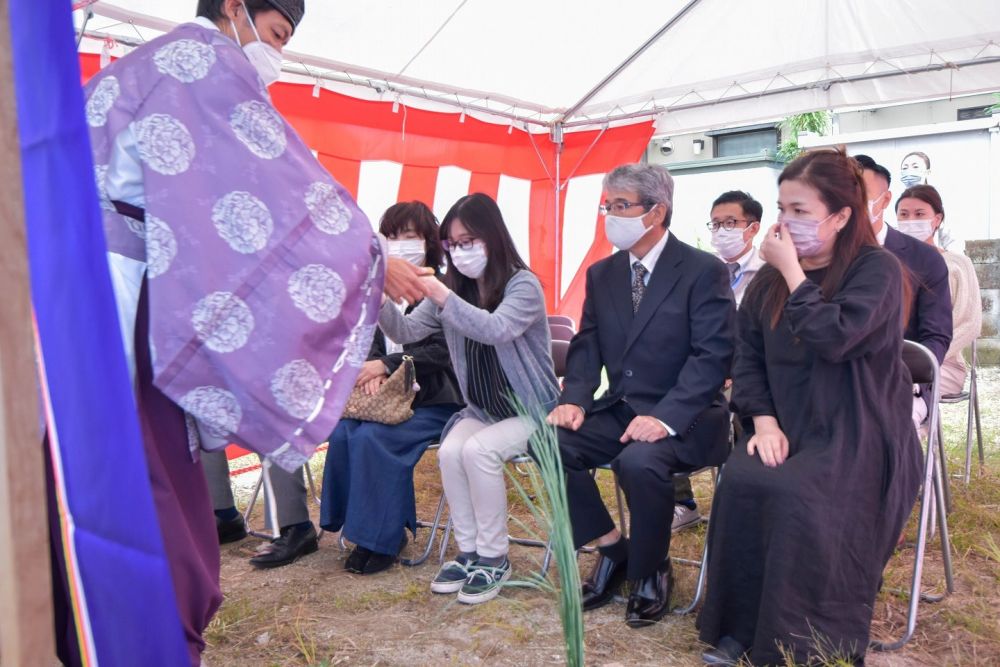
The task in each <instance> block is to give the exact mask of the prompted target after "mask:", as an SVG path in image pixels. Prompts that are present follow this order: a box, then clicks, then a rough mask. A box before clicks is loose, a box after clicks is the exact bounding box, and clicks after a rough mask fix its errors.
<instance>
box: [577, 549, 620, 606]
mask: <svg viewBox="0 0 1000 667" xmlns="http://www.w3.org/2000/svg"><path fill="white" fill-rule="evenodd" d="M626 570H628V561H627V560H623V561H621V562H619V563H616V562H614V561H613V560H611V559H610V558H608V557H607V556H605V555H603V554H600V553H598V556H597V562H596V563H594V569H593V570H591V571H590V575H589V576H588V577H587V578H586V579H585V580H584V581H583V586H582V591H581V595H580V600H581V602H583V610H584V611H590V610H591V609H597V608H598V607H603V606H604V605H606V604H607V603H609V602H611V600H612V599H613V598H614V597H615V593H617V592H618V591H619V589H621V587H622V584H623V583H625V572H626Z"/></svg>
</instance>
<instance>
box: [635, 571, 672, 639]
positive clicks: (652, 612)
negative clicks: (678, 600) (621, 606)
mask: <svg viewBox="0 0 1000 667" xmlns="http://www.w3.org/2000/svg"><path fill="white" fill-rule="evenodd" d="M631 588H632V593H631V595H629V598H628V605H627V606H626V607H625V623H627V624H628V625H629V627H632V628H641V627H645V626H647V625H652V624H653V623H656V622H657V621H658V620H660V619H661V618H663V617H664V616H665V615H666V614H667V612H668V611H670V594H671V593H673V591H674V570H673V568H672V567H671V565H670V558H667V559H666V560H665V561H663V563H662V564H661V565H660V566H659V567H658V568H657V569H656V572H654V573H653V574H651V575H649V576H648V577H643V578H642V579H639V580H638V581H633V582H631Z"/></svg>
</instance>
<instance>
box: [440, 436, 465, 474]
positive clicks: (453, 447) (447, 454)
mask: <svg viewBox="0 0 1000 667" xmlns="http://www.w3.org/2000/svg"><path fill="white" fill-rule="evenodd" d="M465 444H466V442H463V441H461V440H459V439H457V438H445V440H444V442H442V443H441V447H440V448H438V466H439V467H440V468H441V469H442V470H445V469H448V468H454V467H456V466H461V465H462V450H463V449H464V446H465Z"/></svg>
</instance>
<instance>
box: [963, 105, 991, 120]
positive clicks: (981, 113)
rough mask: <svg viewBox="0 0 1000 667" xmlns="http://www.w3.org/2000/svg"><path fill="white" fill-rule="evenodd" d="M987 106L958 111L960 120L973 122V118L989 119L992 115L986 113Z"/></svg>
mask: <svg viewBox="0 0 1000 667" xmlns="http://www.w3.org/2000/svg"><path fill="white" fill-rule="evenodd" d="M986 106H987V105H985V104H984V105H983V106H981V107H966V108H965V109H959V110H958V119H959V120H972V119H973V118H989V117H990V115H989V114H988V113H986Z"/></svg>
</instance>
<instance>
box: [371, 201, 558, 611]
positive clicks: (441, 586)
mask: <svg viewBox="0 0 1000 667" xmlns="http://www.w3.org/2000/svg"><path fill="white" fill-rule="evenodd" d="M441 238H442V239H444V247H445V250H446V251H447V257H448V271H447V273H446V274H445V278H444V280H443V281H442V280H440V279H438V278H437V277H428V278H425V279H424V291H425V292H426V294H427V298H426V299H424V301H422V302H421V303H420V305H419V306H417V307H416V308H415V309H414V310H413V312H411V313H410V314H408V315H403V314H401V313H400V312H399V310H398V309H397V308H396V307H395V306H394V305H393V304H391V303H385V304H383V306H382V309H381V312H380V316H379V326H381V328H382V330H383V331H384V332H385V334H386V335H387V336H388V337H389V338H391V339H392V340H394V341H396V342H398V343H403V344H406V343H408V342H412V341H415V340H420V339H422V338H426V337H427V336H429V335H432V334H434V333H435V332H438V331H443V332H444V336H445V339H446V340H447V342H448V351H449V353H450V356H451V363H452V366H453V367H454V369H455V374H456V376H457V377H458V384H459V387H460V388H461V390H462V394H463V398H464V399H465V404H466V407H465V409H464V410H462V411H461V412H459V413H458V414H457V415H455V417H454V418H452V420H451V422H449V424H448V426H446V427H445V433H444V437H443V439H442V442H441V449H440V451H439V453H438V457H439V461H440V466H441V480H442V484H443V486H444V491H445V496H446V497H447V499H448V508H449V511H450V513H451V520H452V524H453V526H454V529H455V539H456V541H457V542H458V547H459V554H458V556H456V558H455V559H454V560H452V561H448V562H447V563H445V564H444V565H443V566H442V567H441V569H440V570H439V571H438V573H437V575H436V576H435V577H434V580H433V581H432V582H431V590H432V591H433V592H435V593H458V601H459V602H463V603H466V604H479V603H481V602H486V601H488V600H491V599H493V598H494V597H496V596H497V594H498V593H499V592H500V586H501V585H502V584H503V582H504V581H506V580H507V579H508V578H509V577H510V573H511V566H510V562H509V560H508V559H507V551H508V538H507V488H506V484H505V481H504V471H503V467H504V462H505V461H507V460H508V459H510V458H512V457H514V456H516V455H518V454H523V453H524V452H526V451H527V448H528V438H529V437H530V436H531V433H532V431H533V430H534V426H533V423H532V421H531V420H529V419H525V418H522V417H520V416H518V412H517V409H516V406H515V403H514V401H513V400H512V399H513V398H514V397H517V400H519V401H520V402H521V403H523V404H524V406H525V407H526V408H527V409H528V410H533V411H536V412H541V411H543V410H544V411H545V412H544V413H547V412H548V411H549V410H551V409H552V408H553V407H554V406H555V402H556V398H557V396H558V385H557V383H556V377H555V373H554V370H553V366H552V355H551V350H550V347H551V339H550V334H549V325H548V322H547V320H546V312H545V296H544V294H543V293H542V286H541V283H540V282H539V281H538V278H537V277H535V274H533V273H532V272H531V271H530V270H529V269H528V266H527V264H525V262H524V260H522V259H521V257H520V255H518V253H517V250H516V249H515V247H514V242H513V240H512V239H511V237H510V233H509V232H508V231H507V227H506V225H505V224H504V221H503V216H502V215H501V214H500V208H499V207H498V206H497V204H496V202H495V201H493V200H492V199H491V198H490V197H488V196H486V195H484V194H480V193H477V194H472V195H468V196H465V197H462V198H461V199H459V200H458V201H457V202H456V203H455V205H454V206H452V207H451V210H449V211H448V214H447V215H445V218H444V221H443V222H442V224H441ZM544 413H543V414H544Z"/></svg>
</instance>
